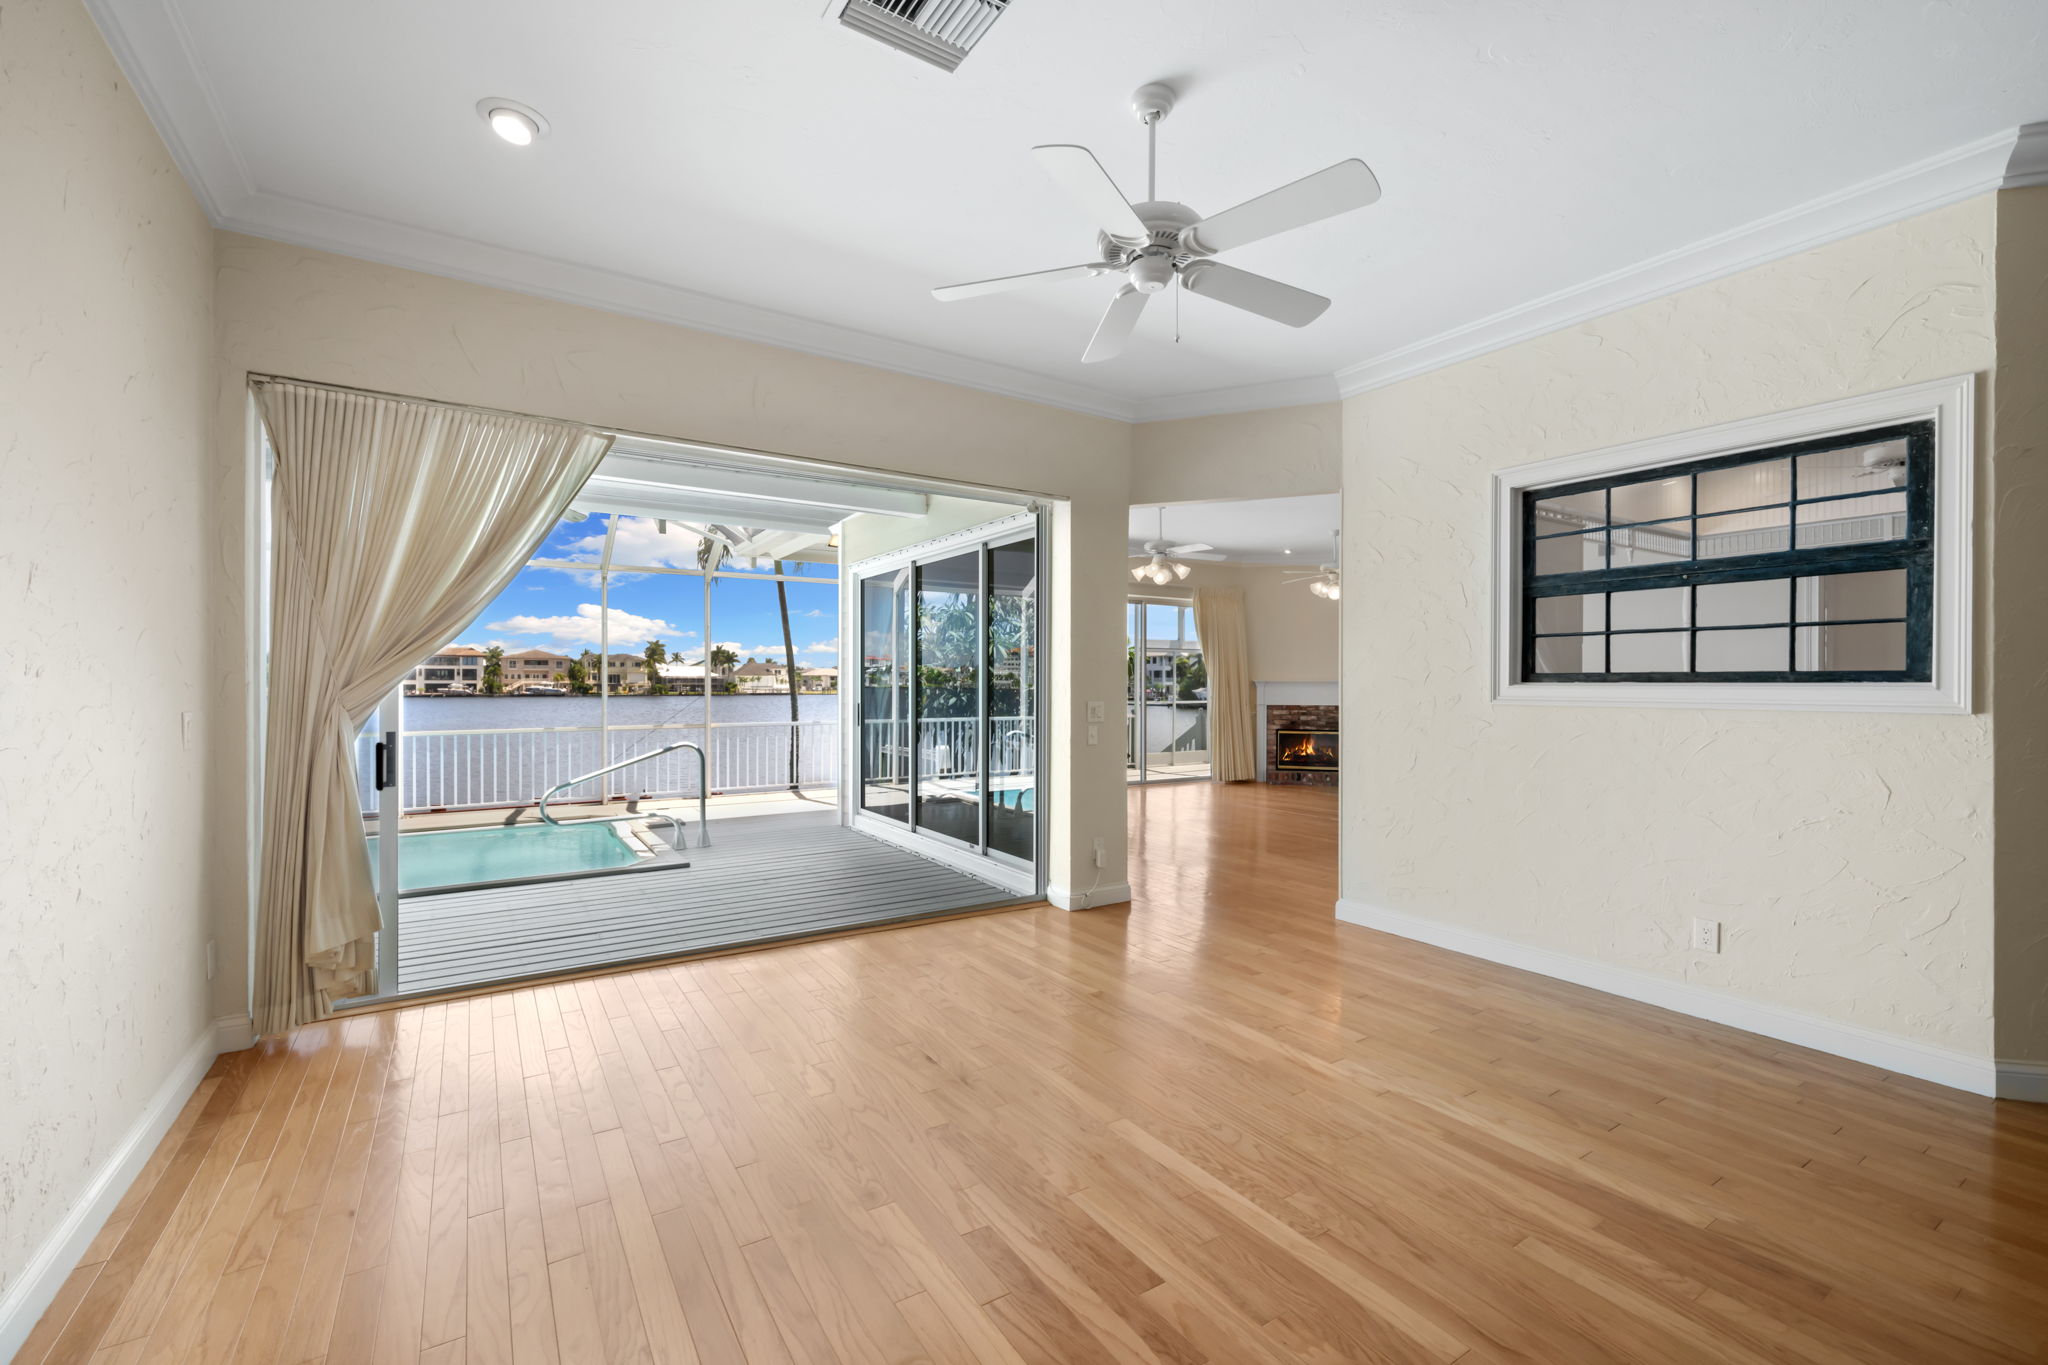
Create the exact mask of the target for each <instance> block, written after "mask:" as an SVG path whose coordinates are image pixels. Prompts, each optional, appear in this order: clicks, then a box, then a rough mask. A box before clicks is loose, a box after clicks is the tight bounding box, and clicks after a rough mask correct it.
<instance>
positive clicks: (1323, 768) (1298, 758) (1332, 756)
mask: <svg viewBox="0 0 2048 1365" xmlns="http://www.w3.org/2000/svg"><path fill="white" fill-rule="evenodd" d="M1274 746H1275V752H1276V753H1277V754H1278V756H1279V757H1278V761H1277V762H1276V763H1275V764H1274V766H1275V767H1277V768H1278V769H1280V771H1282V772H1327V771H1330V770H1331V769H1334V768H1335V767H1336V766H1337V732H1336V731H1335V730H1282V731H1280V733H1279V734H1278V735H1277V736H1276V737H1275V740H1274Z"/></svg>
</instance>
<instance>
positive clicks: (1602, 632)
mask: <svg viewBox="0 0 2048 1365" xmlns="http://www.w3.org/2000/svg"><path fill="white" fill-rule="evenodd" d="M1933 463H1934V424H1933V423H1932V422H1928V421H1922V422H1909V423H1904V424H1900V425H1894V426H1886V427H1878V428H1873V429H1870V430H1866V431H1859V432H1854V433H1851V434H1848V435H1837V436H1831V437H1827V438H1824V439H1815V440H1807V441H1800V442H1796V443H1793V444H1789V445H1780V446H1773V447H1770V448H1767V449H1757V450H1749V451H1744V452H1741V453H1739V454H1730V455H1717V456H1714V457H1712V458H1708V459H1700V460H1689V461H1686V462H1684V463H1681V464H1672V465H1665V466H1662V467H1659V468H1655V469H1639V470H1633V471H1630V472H1628V473H1624V474H1612V475H1607V476H1604V477H1602V478H1598V479H1591V480H1586V481H1582V482H1578V483H1570V484H1557V485H1552V486H1550V487H1542V488H1530V489H1526V490H1524V491H1523V493H1522V495H1521V497H1522V503H1521V513H1522V547H1521V548H1522V562H1521V585H1522V611H1521V622H1522V625H1521V641H1520V645H1521V667H1520V673H1519V675H1520V677H1521V678H1522V680H1523V681H1526V682H1586V683H1601V682H1649V683H1655V682H1692V683H1699V682H1794V683H1798V682H1811V683H1841V682H1924V681H1926V680H1928V678H1929V677H1930V670H1931V667H1932V661H1931V656H1932V649H1933V644H1932V629H1931V617H1932V602H1933V577H1934V556H1933V543H1934V532H1933V526H1934V505H1933V500H1934V478H1933Z"/></svg>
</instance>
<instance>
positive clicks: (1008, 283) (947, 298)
mask: <svg viewBox="0 0 2048 1365" xmlns="http://www.w3.org/2000/svg"><path fill="white" fill-rule="evenodd" d="M1114 269H1116V267H1115V266H1114V265H1112V264H1110V263H1109V262H1108V261H1092V262H1090V263H1089V264H1087V265H1063V266H1060V267H1059V268H1058V269H1056V270H1034V271H1032V272H1031V273H1030V274H1028V275H1004V276H1002V277H1000V278H998V279H993V280H976V281H974V282H973V283H972V284H948V285H941V286H940V287H939V288H937V289H934V290H932V297H933V298H935V299H939V300H941V301H943V302H946V303H951V302H952V301H953V300H954V299H971V298H977V297H979V296H980V295H983V294H1001V293H1004V292H1006V291H1008V290H1011V289H1023V288H1025V287H1026V286H1028V285H1034V284H1050V283H1052V282H1053V281H1054V280H1078V279H1080V278H1081V277H1082V276H1083V275H1100V274H1101V273H1102V272H1103V271H1105V270H1114Z"/></svg>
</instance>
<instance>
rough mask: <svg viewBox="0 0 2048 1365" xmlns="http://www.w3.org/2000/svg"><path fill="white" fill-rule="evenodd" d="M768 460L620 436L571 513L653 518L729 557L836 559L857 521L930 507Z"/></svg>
mask: <svg viewBox="0 0 2048 1365" xmlns="http://www.w3.org/2000/svg"><path fill="white" fill-rule="evenodd" d="M771 463H772V461H771V457H766V456H759V455H753V454H751V453H750V452H744V451H726V450H720V449H717V448H715V447H710V446H698V445H690V444H686V443H683V442H664V441H655V440H651V439H648V438H645V437H621V438H619V439H618V440H617V441H615V442H614V443H613V446H612V449H611V451H610V453H609V454H607V455H606V456H605V458H604V460H603V462H602V463H601V464H599V465H598V468H597V473H596V474H594V475H592V476H591V479H590V482H589V483H587V484H585V485H584V486H583V491H582V492H581V493H579V494H577V496H576V499H575V501H574V502H573V503H572V504H571V510H572V513H581V514H584V515H593V514H595V515H603V514H618V515H625V516H637V517H651V518H654V519H655V520H657V521H662V522H667V523H672V525H671V527H670V529H671V530H672V531H673V532H674V533H676V534H680V535H687V536H694V537H697V538H699V539H706V538H708V539H715V540H719V541H722V542H724V543H725V544H726V546H727V547H728V549H727V553H728V555H729V556H730V557H731V558H732V559H735V560H773V559H806V558H812V557H827V558H829V555H823V554H821V551H822V550H824V549H825V548H827V547H829V545H830V542H831V539H832V537H833V535H834V533H835V532H836V531H837V529H838V527H839V524H840V523H841V522H843V521H845V520H846V519H847V518H848V517H850V516H855V515H861V514H866V515H871V516H883V517H921V516H923V515H925V513H926V511H927V510H928V508H929V506H930V501H931V500H930V498H929V497H928V496H927V495H926V494H924V493H921V492H916V491H913V490H909V489H901V488H890V487H886V486H882V485H879V484H869V483H862V482H859V481H856V480H853V479H841V478H835V477H831V476H828V475H824V474H813V473H808V472H801V471H795V470H791V469H788V468H776V467H769V466H770V465H771ZM606 557H607V559H609V546H607V556H606Z"/></svg>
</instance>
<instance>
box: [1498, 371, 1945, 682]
mask: <svg viewBox="0 0 2048 1365" xmlns="http://www.w3.org/2000/svg"><path fill="white" fill-rule="evenodd" d="M1976 391H1977V379H1976V376H1975V375H1968V374H1965V375H1956V376H1954V377H1952V378H1949V379H1939V380H1932V381H1929V382H1927V383H1923V384H1909V385H1907V386H1906V387H1904V388H1898V389H1887V390H1885V391H1884V392H1882V393H1872V394H1864V395H1862V396H1861V397H1857V398H1843V399H1838V400H1836V401H1834V402H1829V403H1817V404H1815V405H1813V406H1812V407H1805V408H1795V409H1793V410H1791V411H1789V412H1779V413H1771V414H1769V415H1767V416H1763V417H1749V418H1744V419H1743V420H1741V421H1738V422H1724V423H1722V424H1721V425H1719V426H1713V427H1704V428H1701V429H1700V430H1697V431H1687V432H1680V433H1677V434H1675V435H1671V436H1658V437H1653V438H1651V439H1649V440H1646V441H1634V442H1631V443H1630V444H1628V445H1623V446H1614V447H1611V448H1609V449H1607V450H1596V451H1590V452H1588V453H1586V454H1582V455H1567V456H1564V457H1562V458H1560V459H1553V460H1542V461H1538V462H1536V463H1534V464H1525V465H1516V466H1515V467H1513V468H1511V469H1502V470H1499V471H1497V472H1496V473H1495V474H1494V476H1493V700H1494V701H1495V702H1497V703H1502V704H1508V705H1522V706H1629V707H1641V706H1649V707H1678V708H1686V709H1708V710H1738V711H1896V712H1919V713H1923V714H1931V715H1968V714H1969V713H1970V711H1971V709H1972V694H1971V690H1970V628H1971V611H1972V599H1971V585H1970V575H1971V567H1972V561H1973V558H1974V555H1973V552H1972V545H1971V537H1972V528H1973V524H1974V509H1973V506H1972V502H1971V499H1972V496H1973V495H1972V491H1971V484H1972V473H1973V469H1974V466H1975V463H1976V460H1975V454H1976V448H1977V443H1976V431H1975V409H1976ZM1929 418H1931V419H1932V420H1933V422H1934V622H1933V625H1934V642H1933V659H1932V662H1933V677H1932V678H1931V679H1930V680H1929V681H1927V682H1874V683H1873V682H1864V683H1782V682H1780V683H1643V682H1612V683H1588V682H1522V681H1520V680H1519V679H1518V678H1517V677H1516V673H1517V672H1518V671H1519V663H1520V659H1521V639H1522V633H1521V631H1522V616H1521V613H1522V594H1521V591H1520V584H1519V583H1518V582H1517V577H1518V575H1519V573H1520V569H1521V563H1522V517H1521V497H1522V494H1523V493H1525V492H1526V491H1528V490H1530V489H1532V488H1544V487H1548V486H1550V485H1553V484H1561V483H1572V482H1576V481H1577V480H1580V479H1595V478H1604V477H1607V476H1609V475H1616V474H1627V473H1632V472H1634V471H1636V470H1641V469H1655V468H1658V467H1660V466H1663V465H1670V464H1680V463H1683V462H1685V461H1688V460H1700V459H1706V458H1709V457H1711V456H1715V455H1730V454H1735V453H1737V452H1739V451H1744V450H1756V449H1762V448H1765V447H1769V446H1774V445H1783V444H1785V443H1787V442H1791V441H1800V440H1807V439H1810V438H1814V437H1824V436H1834V435H1842V434H1847V433H1851V432H1855V431H1859V430H1863V429H1865V428H1869V427H1877V426H1889V425H1891V424H1893V423H1898V422H1912V421H1922V420H1926V419H1929Z"/></svg>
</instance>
